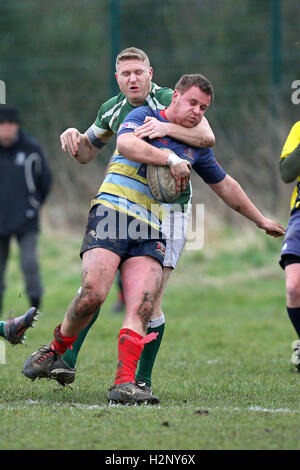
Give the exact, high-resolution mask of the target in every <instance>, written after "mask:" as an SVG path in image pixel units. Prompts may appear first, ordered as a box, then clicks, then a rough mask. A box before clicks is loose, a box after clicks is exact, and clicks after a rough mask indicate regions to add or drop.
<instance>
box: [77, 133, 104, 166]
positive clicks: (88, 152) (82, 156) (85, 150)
mask: <svg viewBox="0 0 300 470" xmlns="http://www.w3.org/2000/svg"><path fill="white" fill-rule="evenodd" d="M98 153H99V149H98V148H96V147H94V146H93V145H92V144H91V143H90V141H89V139H88V136H87V134H80V142H79V144H78V150H77V154H76V155H75V156H74V158H75V160H76V161H77V162H78V163H81V164H85V163H89V162H90V161H92V160H93V159H94V158H95V157H96V155H97V154H98Z"/></svg>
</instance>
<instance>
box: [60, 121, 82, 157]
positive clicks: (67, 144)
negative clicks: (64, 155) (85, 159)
mask: <svg viewBox="0 0 300 470" xmlns="http://www.w3.org/2000/svg"><path fill="white" fill-rule="evenodd" d="M80 135H81V134H80V132H79V131H78V130H77V129H75V128H73V127H70V128H69V129H67V130H65V131H64V132H63V133H62V134H61V136H60V142H61V148H62V150H63V152H65V151H66V150H68V152H69V154H70V155H71V156H72V157H74V158H76V157H77V152H78V149H79V144H80Z"/></svg>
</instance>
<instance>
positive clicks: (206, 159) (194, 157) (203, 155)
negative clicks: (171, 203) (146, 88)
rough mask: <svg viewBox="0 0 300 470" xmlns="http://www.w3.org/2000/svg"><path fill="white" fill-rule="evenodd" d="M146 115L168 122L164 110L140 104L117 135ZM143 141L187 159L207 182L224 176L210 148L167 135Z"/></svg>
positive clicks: (141, 122) (142, 119)
mask: <svg viewBox="0 0 300 470" xmlns="http://www.w3.org/2000/svg"><path fill="white" fill-rule="evenodd" d="M147 116H151V117H155V118H156V119H158V120H159V121H162V122H168V121H167V119H166V118H165V117H164V112H162V111H159V110H153V109H151V108H150V107H148V106H141V107H139V108H136V109H134V110H133V111H131V112H130V113H129V114H128V115H127V116H126V118H125V119H124V121H123V123H122V124H121V126H120V128H119V131H118V135H120V134H123V133H124V132H133V131H134V130H135V129H136V128H137V127H139V126H141V125H142V124H143V123H144V120H145V118H146V117H147ZM145 141H147V142H148V143H149V144H151V145H154V146H155V147H157V148H169V149H170V150H173V152H175V153H176V155H178V156H179V157H180V158H183V159H184V160H187V161H189V162H190V163H191V165H192V168H193V169H194V170H195V171H196V172H197V174H198V175H199V176H200V177H201V178H202V179H203V180H204V181H205V183H207V184H215V183H219V182H220V181H222V180H223V179H224V178H225V176H226V172H225V171H224V169H223V168H222V167H221V166H220V164H219V163H218V162H217V160H216V157H215V155H214V153H213V151H212V149H211V148H197V147H192V146H190V145H187V144H185V143H184V142H180V141H178V140H175V139H173V138H172V137H168V136H165V137H162V138H157V139H152V140H150V139H145ZM185 193H186V191H185ZM185 193H184V194H185ZM184 194H183V195H182V196H181V198H182V197H183V196H184ZM179 201H180V200H178V201H176V203H177V204H178V203H179Z"/></svg>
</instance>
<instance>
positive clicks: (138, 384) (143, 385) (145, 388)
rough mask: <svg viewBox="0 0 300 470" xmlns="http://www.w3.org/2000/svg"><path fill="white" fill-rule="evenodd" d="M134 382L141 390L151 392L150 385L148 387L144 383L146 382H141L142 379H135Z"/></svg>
mask: <svg viewBox="0 0 300 470" xmlns="http://www.w3.org/2000/svg"><path fill="white" fill-rule="evenodd" d="M136 384H137V386H138V387H140V389H141V390H144V392H147V393H151V394H152V387H149V386H148V385H147V384H146V382H143V381H142V380H137V381H136Z"/></svg>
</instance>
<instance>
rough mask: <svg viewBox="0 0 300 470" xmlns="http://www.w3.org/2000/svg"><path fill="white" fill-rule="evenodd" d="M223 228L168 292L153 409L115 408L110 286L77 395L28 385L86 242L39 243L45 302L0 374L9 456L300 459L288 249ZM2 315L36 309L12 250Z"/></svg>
mask: <svg viewBox="0 0 300 470" xmlns="http://www.w3.org/2000/svg"><path fill="white" fill-rule="evenodd" d="M257 233H258V232H255V234H254V233H252V232H251V233H246V234H245V233H242V234H241V233H240V234H237V233H235V232H231V231H230V230H223V231H221V232H218V234H215V235H214V237H210V239H209V240H206V243H205V248H204V249H203V250H201V251H199V252H195V251H190V252H185V253H184V255H183V257H182V259H181V261H180V263H179V265H178V269H177V270H176V272H175V273H174V274H173V277H172V279H171V281H170V284H169V286H168V290H167V293H166V296H165V302H164V312H165V315H166V319H167V323H166V330H165V336H164V340H163V343H162V346H161V350H160V353H159V356H158V359H157V363H156V368H155V371H154V377H153V388H154V392H155V393H156V394H158V395H159V397H160V400H161V403H160V404H159V405H158V406H156V407H151V406H139V407H123V406H109V405H108V403H107V400H106V394H107V389H108V387H109V386H110V385H111V384H112V383H113V379H114V376H115V369H116V345H117V335H118V331H119V328H120V325H121V322H122V318H123V315H122V314H115V313H111V307H112V304H113V302H114V300H115V293H116V288H115V286H114V287H113V290H112V292H111V293H110V295H109V297H108V299H107V301H106V304H105V305H104V306H103V308H102V312H101V316H100V317H99V319H98V321H97V323H96V324H95V325H94V327H93V329H92V330H91V332H90V334H89V336H88V338H87V340H86V342H85V344H84V346H83V348H82V352H81V354H80V357H79V360H78V364H77V377H76V381H75V382H74V384H73V385H72V387H65V388H61V387H59V386H58V385H57V384H56V382H53V381H51V382H50V381H46V380H40V381H35V382H31V381H29V380H28V379H26V378H25V377H24V376H23V374H22V373H21V369H22V366H23V363H24V361H25V359H26V358H27V357H28V356H29V354H31V353H32V352H33V351H34V350H36V349H37V347H39V346H40V345H42V344H45V343H48V342H49V341H50V340H51V339H52V332H53V329H54V327H55V326H56V325H57V323H59V322H60V321H61V319H62V318H63V315H64V311H65V308H66V306H67V304H68V303H69V301H70V299H71V298H72V297H73V295H74V294H75V293H76V291H77V288H78V287H79V285H80V260H79V258H78V255H77V253H78V249H79V246H80V241H81V240H80V235H77V236H74V237H71V236H70V235H69V236H67V235H63V234H55V235H54V234H52V235H51V234H50V235H47V236H45V235H43V236H42V237H41V240H40V255H41V259H42V271H43V278H44V283H45V285H46V295H45V299H44V305H43V309H42V314H41V316H40V319H39V322H38V324H37V328H35V329H30V330H29V331H28V335H27V337H28V339H27V344H26V345H24V346H16V347H13V346H11V345H9V344H8V343H7V347H6V364H2V365H1V364H0V383H1V397H0V417H1V418H0V421H1V426H0V449H2V450H3V449H89V450H92V449H114V450H126V449H130V450H133V449H136V450H139V449H173V450H175V449H177V450H179V449H198V450H201V449H211V450H213V449H224V450H225V449H233V450H238V449H251V450H253V449H260V450H263V449H268V450H272V449H277V450H278V449H299V447H300V446H299V443H300V431H299V418H300V405H299V383H300V376H299V374H297V373H296V372H294V371H293V370H292V368H291V365H290V362H289V360H290V355H291V349H290V345H291V342H292V341H293V340H294V339H295V334H294V332H293V329H292V327H291V325H290V323H289V321H288V319H287V314H286V311H285V291H284V274H283V272H282V271H281V270H280V268H279V266H278V263H277V260H278V256H279V252H280V247H281V240H274V239H270V238H269V237H266V236H264V234H263V233H259V234H257ZM7 284H8V289H7V293H6V298H5V307H6V311H7V312H8V311H9V309H10V308H11V309H12V310H13V315H17V314H21V313H23V311H24V310H25V308H27V301H26V298H25V295H24V294H22V292H23V283H22V277H21V274H20V271H19V266H18V253H17V248H16V247H15V246H14V248H13V250H12V257H11V259H10V264H9V269H8V272H7Z"/></svg>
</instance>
